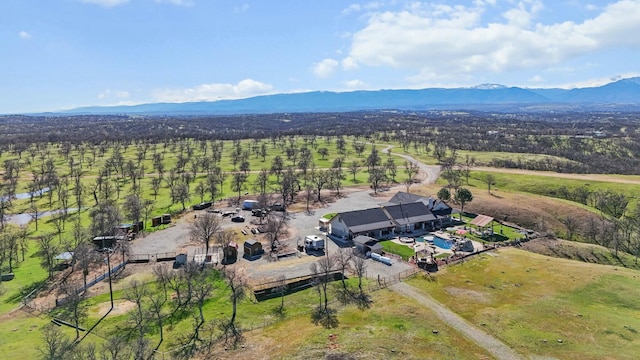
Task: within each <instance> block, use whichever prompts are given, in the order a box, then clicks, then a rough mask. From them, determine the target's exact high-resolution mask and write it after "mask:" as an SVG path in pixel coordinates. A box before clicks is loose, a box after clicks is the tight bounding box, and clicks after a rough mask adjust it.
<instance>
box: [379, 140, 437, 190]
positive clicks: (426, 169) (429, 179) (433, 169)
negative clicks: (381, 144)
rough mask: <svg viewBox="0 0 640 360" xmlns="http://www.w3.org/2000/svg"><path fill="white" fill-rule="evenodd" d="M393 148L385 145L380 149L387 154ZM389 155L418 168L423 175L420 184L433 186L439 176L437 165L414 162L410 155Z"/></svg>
mask: <svg viewBox="0 0 640 360" xmlns="http://www.w3.org/2000/svg"><path fill="white" fill-rule="evenodd" d="M393 147H394V146H393V145H387V146H386V147H385V148H384V149H382V152H383V153H385V154H388V153H389V150H390V149H392V148H393ZM391 155H393V156H398V157H401V158H403V159H405V160H407V161H409V162H410V163H412V164H413V165H416V166H418V169H420V171H422V172H423V173H424V174H425V178H424V180H422V181H421V183H422V184H433V183H435V182H436V180H438V176H440V166H438V165H427V164H425V163H423V162H421V161H420V160H416V159H415V158H414V157H413V156H410V155H405V154H396V153H391Z"/></svg>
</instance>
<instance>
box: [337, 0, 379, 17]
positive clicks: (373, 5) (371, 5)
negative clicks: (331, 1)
mask: <svg viewBox="0 0 640 360" xmlns="http://www.w3.org/2000/svg"><path fill="white" fill-rule="evenodd" d="M383 5H384V4H383V3H382V2H380V1H371V2H368V3H364V4H359V3H353V4H351V5H349V6H348V7H347V8H345V9H344V10H342V16H346V15H349V14H352V13H357V12H361V11H371V10H375V9H379V8H381V7H382V6H383Z"/></svg>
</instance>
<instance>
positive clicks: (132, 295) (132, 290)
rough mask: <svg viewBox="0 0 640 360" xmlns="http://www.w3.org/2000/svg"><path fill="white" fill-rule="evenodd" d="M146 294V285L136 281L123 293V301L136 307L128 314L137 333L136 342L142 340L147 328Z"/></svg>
mask: <svg viewBox="0 0 640 360" xmlns="http://www.w3.org/2000/svg"><path fill="white" fill-rule="evenodd" d="M148 294H149V288H148V287H147V285H146V284H143V283H141V282H139V281H138V280H132V281H131V283H130V284H129V288H128V289H126V290H125V292H124V297H125V299H127V300H129V301H131V302H133V303H135V305H136V307H135V309H134V310H133V311H131V312H130V313H129V319H130V321H131V322H132V323H133V326H134V329H135V330H136V331H137V333H138V337H137V339H138V341H142V340H144V335H145V333H146V331H147V327H148V325H147V321H148V319H149V316H148V312H147V310H146V309H145V306H144V304H143V301H144V299H145V298H146V297H147V295H148ZM136 358H137V359H138V358H139V357H137V356H136Z"/></svg>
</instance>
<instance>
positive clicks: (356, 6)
mask: <svg viewBox="0 0 640 360" xmlns="http://www.w3.org/2000/svg"><path fill="white" fill-rule="evenodd" d="M361 10H362V6H360V4H351V5H349V6H348V7H347V8H346V9H344V10H342V15H343V16H346V15H349V14H351V13H354V12H359V11H361Z"/></svg>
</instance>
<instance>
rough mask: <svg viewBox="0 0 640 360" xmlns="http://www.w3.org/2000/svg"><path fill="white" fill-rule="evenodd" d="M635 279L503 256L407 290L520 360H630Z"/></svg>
mask: <svg viewBox="0 0 640 360" xmlns="http://www.w3.org/2000/svg"><path fill="white" fill-rule="evenodd" d="M637 278H640V273H639V272H638V271H635V270H630V269H624V268H618V267H613V266H603V265H594V264H589V263H585V262H578V261H572V260H566V259H555V258H550V257H546V256H542V255H538V254H534V253H530V252H527V251H523V250H518V249H513V248H509V249H503V250H500V251H498V252H496V253H489V254H485V255H481V256H478V257H477V258H475V259H473V260H470V261H468V262H466V263H464V264H461V265H457V266H453V267H449V268H447V269H446V270H445V271H441V272H440V273H439V274H438V275H437V283H436V282H431V281H427V280H426V279H419V278H418V279H412V280H410V281H409V283H410V284H412V285H414V286H416V287H418V288H420V289H421V290H422V291H424V292H425V293H428V294H430V295H431V296H433V297H434V298H436V299H438V301H440V302H442V303H444V304H445V305H447V306H448V307H449V308H451V309H452V310H453V311H455V312H456V313H458V314H460V315H461V316H463V317H464V318H466V319H467V320H469V321H470V322H472V323H474V324H476V325H478V326H480V327H482V328H484V329H485V330H486V331H488V332H490V333H492V334H493V335H494V336H496V337H498V338H500V339H501V340H502V341H503V342H505V343H506V344H507V345H509V346H511V347H512V348H514V349H515V350H517V351H518V352H520V353H523V354H531V355H533V356H542V357H554V358H560V359H607V358H616V359H635V358H636V355H637V354H636V349H637V346H638V345H640V334H638V331H637V330H636V329H640V318H638V316H637V314H638V311H640V301H639V300H637V299H638V298H640V289H638V287H637V286H636V283H637ZM461 289H462V290H461ZM452 293H455V294H456V296H452ZM558 339H560V340H562V342H558ZM545 340H546V341H545Z"/></svg>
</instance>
